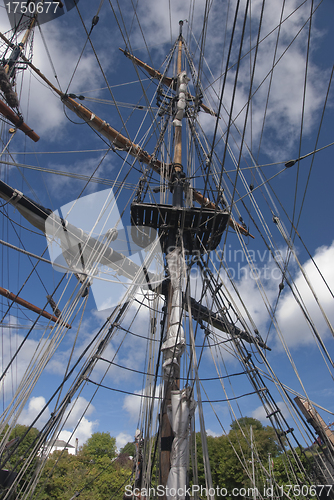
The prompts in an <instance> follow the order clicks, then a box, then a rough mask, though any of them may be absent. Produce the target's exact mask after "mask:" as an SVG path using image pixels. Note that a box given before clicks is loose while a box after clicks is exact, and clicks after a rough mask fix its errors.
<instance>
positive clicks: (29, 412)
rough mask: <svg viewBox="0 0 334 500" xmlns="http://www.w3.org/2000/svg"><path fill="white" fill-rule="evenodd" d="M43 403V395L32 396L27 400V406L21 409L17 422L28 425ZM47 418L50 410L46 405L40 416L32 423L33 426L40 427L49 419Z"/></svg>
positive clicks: (42, 406) (44, 402)
mask: <svg viewBox="0 0 334 500" xmlns="http://www.w3.org/2000/svg"><path fill="white" fill-rule="evenodd" d="M45 404H46V400H45V398H44V397H43V396H37V397H32V398H31V399H30V400H29V404H28V408H25V409H23V411H22V412H21V414H20V416H19V418H18V423H19V424H21V425H27V426H30V425H31V424H32V422H33V421H34V420H35V418H36V417H37V416H38V414H39V413H40V412H41V411H42V409H43V408H44V406H45ZM49 418H50V410H49V408H48V407H46V409H45V410H44V412H43V413H42V415H41V416H40V418H39V419H38V420H37V422H36V423H35V424H34V427H36V428H37V429H41V428H42V427H43V425H44V424H45V423H46V422H47V421H48V420H49Z"/></svg>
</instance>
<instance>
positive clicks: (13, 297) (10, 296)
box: [0, 286, 72, 328]
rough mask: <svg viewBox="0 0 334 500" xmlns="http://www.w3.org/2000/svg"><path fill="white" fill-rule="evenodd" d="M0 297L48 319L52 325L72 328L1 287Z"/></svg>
mask: <svg viewBox="0 0 334 500" xmlns="http://www.w3.org/2000/svg"><path fill="white" fill-rule="evenodd" d="M0 295H3V296H4V297H7V299H9V300H12V301H13V302H16V303H17V304H20V306H23V307H26V308H27V309H29V310H30V311H33V312H35V313H36V314H40V315H41V316H43V317H44V318H47V319H50V320H51V321H53V322H54V323H59V324H60V325H63V326H66V328H72V327H71V325H69V324H67V323H64V322H63V321H62V319H61V318H57V317H56V316H53V314H50V313H48V312H47V311H44V310H43V309H41V308H40V307H37V306H34V304H31V303H30V302H27V301H26V300H24V299H21V297H18V296H17V295H15V294H14V293H12V292H10V291H9V290H6V288H2V286H0Z"/></svg>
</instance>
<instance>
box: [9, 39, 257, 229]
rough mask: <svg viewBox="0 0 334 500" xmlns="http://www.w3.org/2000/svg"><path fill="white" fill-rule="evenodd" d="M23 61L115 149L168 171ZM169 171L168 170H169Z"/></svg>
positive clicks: (203, 199) (197, 197)
mask: <svg viewBox="0 0 334 500" xmlns="http://www.w3.org/2000/svg"><path fill="white" fill-rule="evenodd" d="M0 38H2V39H3V40H4V41H5V42H6V43H8V44H10V42H9V40H7V38H6V37H5V36H4V35H3V34H2V33H0ZM21 57H22V59H23V61H24V62H25V63H26V64H28V65H29V66H30V67H31V69H32V70H33V71H34V72H35V73H36V74H37V75H38V76H39V77H40V78H41V79H42V80H43V81H44V82H45V83H46V84H47V85H48V86H49V87H50V88H51V89H52V90H53V91H54V92H55V93H56V94H57V95H59V97H60V98H61V100H62V102H63V103H64V104H65V106H66V107H67V108H69V109H70V110H71V111H73V112H74V113H75V114H76V115H77V116H79V117H80V118H82V119H83V120H84V121H85V122H86V123H88V124H89V126H90V127H92V128H93V129H94V130H96V131H97V132H99V133H100V134H101V135H102V136H103V137H105V138H106V139H108V140H109V141H110V142H111V143H112V144H113V146H114V147H115V148H118V149H121V150H123V151H126V152H127V153H129V154H130V155H131V156H134V157H136V158H138V160H139V161H142V162H144V163H146V164H147V165H149V166H150V167H151V168H152V169H153V170H154V171H155V172H157V173H158V174H159V175H161V176H162V175H163V172H164V171H165V170H166V169H165V168H163V165H162V163H161V161H160V160H157V159H153V157H152V156H151V155H150V154H149V153H147V152H146V151H144V150H143V149H142V148H141V147H140V146H138V145H137V144H135V143H134V142H132V141H130V139H128V138H127V137H124V135H122V134H121V133H120V132H118V131H117V130H116V129H114V128H113V127H111V126H110V125H109V123H107V122H105V121H104V120H102V119H101V118H99V117H98V116H96V115H95V114H94V113H92V111H90V110H89V109H88V108H86V107H85V106H83V105H82V104H79V103H77V102H76V101H75V100H74V99H72V98H71V97H68V96H67V95H66V94H64V93H63V92H61V91H60V90H59V89H58V88H57V87H55V86H54V85H53V84H52V83H51V82H50V80H48V79H47V78H46V76H45V75H43V73H42V72H41V71H40V70H39V69H38V68H37V67H36V66H35V65H34V64H32V63H31V62H30V61H29V60H28V59H27V58H26V57H25V56H23V55H22V56H21ZM167 171H168V169H167ZM193 198H194V200H195V201H197V203H199V205H203V206H204V207H206V208H211V209H212V210H218V211H219V210H220V209H219V208H218V207H217V206H216V205H215V204H214V203H212V202H211V201H210V200H209V199H208V198H206V197H205V196H203V195H202V194H201V193H199V192H198V191H196V190H195V189H193ZM229 225H230V227H232V228H233V229H234V230H238V231H239V232H240V233H241V234H243V235H244V236H250V237H251V238H254V236H253V235H252V234H250V233H249V232H248V231H247V229H245V228H244V227H243V226H242V225H241V224H239V223H238V222H236V221H234V220H233V219H232V218H231V217H230V219H229Z"/></svg>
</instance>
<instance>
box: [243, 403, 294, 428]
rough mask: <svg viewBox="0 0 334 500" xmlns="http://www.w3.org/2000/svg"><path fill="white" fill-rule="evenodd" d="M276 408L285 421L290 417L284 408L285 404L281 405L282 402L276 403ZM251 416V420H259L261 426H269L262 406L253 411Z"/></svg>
mask: <svg viewBox="0 0 334 500" xmlns="http://www.w3.org/2000/svg"><path fill="white" fill-rule="evenodd" d="M277 406H278V408H279V409H280V411H281V413H282V415H283V417H284V418H286V419H287V418H288V417H289V416H290V413H289V411H288V409H287V407H286V406H285V404H284V403H283V401H278V403H277ZM269 413H270V412H269ZM251 416H252V417H253V418H256V419H257V420H260V422H262V423H263V424H266V425H270V422H269V421H268V419H267V418H266V416H267V413H266V410H265V408H264V406H259V407H258V408H256V409H255V410H253V411H252V415H251Z"/></svg>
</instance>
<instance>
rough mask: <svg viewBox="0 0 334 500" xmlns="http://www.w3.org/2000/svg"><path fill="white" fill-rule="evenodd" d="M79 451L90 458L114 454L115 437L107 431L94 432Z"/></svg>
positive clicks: (113, 455) (112, 456) (110, 456)
mask: <svg viewBox="0 0 334 500" xmlns="http://www.w3.org/2000/svg"><path fill="white" fill-rule="evenodd" d="M80 453H81V454H83V455H85V456H89V457H91V459H93V460H94V459H96V458H102V457H108V458H110V459H111V458H114V457H115V456H116V439H115V438H114V437H111V436H110V434H109V432H95V433H94V434H93V435H92V436H91V437H90V438H89V439H88V441H87V443H85V444H84V445H83V446H82V448H81V450H80Z"/></svg>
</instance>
